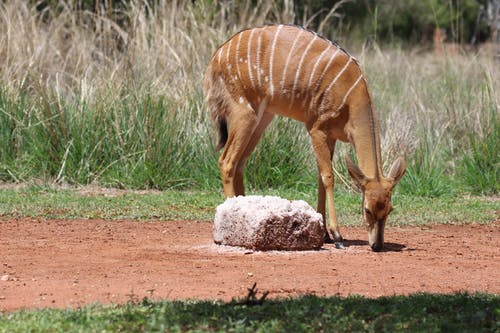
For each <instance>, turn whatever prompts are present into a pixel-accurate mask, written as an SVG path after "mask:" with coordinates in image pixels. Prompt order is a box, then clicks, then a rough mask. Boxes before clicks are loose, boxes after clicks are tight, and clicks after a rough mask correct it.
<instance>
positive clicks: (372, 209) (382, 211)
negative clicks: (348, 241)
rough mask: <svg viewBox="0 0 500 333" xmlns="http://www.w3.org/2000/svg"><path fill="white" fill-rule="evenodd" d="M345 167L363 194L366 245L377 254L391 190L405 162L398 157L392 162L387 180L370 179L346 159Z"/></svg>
mask: <svg viewBox="0 0 500 333" xmlns="http://www.w3.org/2000/svg"><path fill="white" fill-rule="evenodd" d="M346 165H347V170H348V171H349V174H350V175H351V178H352V179H353V180H354V182H355V183H356V185H357V186H358V187H359V188H360V189H361V191H362V193H363V216H364V218H365V223H366V226H367V229H368V243H369V244H370V247H371V248H372V250H373V251H375V252H378V251H380V250H382V248H383V246H384V228H385V223H386V220H387V216H388V215H389V213H390V212H391V211H392V209H393V207H392V203H391V195H392V189H393V188H394V186H396V184H397V183H398V181H399V180H400V179H401V177H403V175H404V173H405V171H406V162H405V160H404V159H403V158H401V157H399V158H398V159H396V161H394V163H393V164H392V167H391V169H390V171H389V175H388V177H387V178H385V177H383V176H382V175H381V176H380V177H377V178H378V179H371V178H368V177H366V176H365V175H364V174H363V172H362V171H361V170H360V169H359V167H358V166H357V165H355V164H354V163H353V162H352V161H351V160H350V159H349V158H348V157H346Z"/></svg>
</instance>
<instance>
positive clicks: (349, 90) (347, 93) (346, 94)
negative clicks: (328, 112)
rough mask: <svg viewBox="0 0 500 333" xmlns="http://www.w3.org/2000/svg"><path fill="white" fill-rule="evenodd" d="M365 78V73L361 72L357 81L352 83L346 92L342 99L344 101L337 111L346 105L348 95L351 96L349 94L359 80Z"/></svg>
mask: <svg viewBox="0 0 500 333" xmlns="http://www.w3.org/2000/svg"><path fill="white" fill-rule="evenodd" d="M362 78H363V74H361V73H360V74H359V77H358V79H357V80H356V82H354V83H353V84H352V86H351V87H350V88H349V89H348V90H347V92H346V93H345V95H344V98H343V99H342V103H340V105H339V107H338V108H337V110H336V111H335V113H337V112H339V110H340V109H341V108H342V107H343V106H344V104H345V102H346V100H347V97H349V95H350V94H351V92H352V91H353V90H354V88H355V87H356V86H357V85H358V83H359V81H361V79H362Z"/></svg>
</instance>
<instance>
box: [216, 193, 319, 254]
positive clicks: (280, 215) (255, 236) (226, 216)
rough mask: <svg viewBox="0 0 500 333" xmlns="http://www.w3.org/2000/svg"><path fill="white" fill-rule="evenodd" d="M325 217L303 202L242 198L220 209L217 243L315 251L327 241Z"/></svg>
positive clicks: (234, 199)
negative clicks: (324, 224)
mask: <svg viewBox="0 0 500 333" xmlns="http://www.w3.org/2000/svg"><path fill="white" fill-rule="evenodd" d="M324 237H325V231H324V226H323V219H322V217H321V214H319V213H317V212H316V211H315V210H314V209H313V208H312V207H311V206H309V205H308V204H307V203H306V202H305V201H303V200H295V201H290V200H287V199H282V198H280V197H276V196H238V197H234V198H229V199H227V200H226V201H225V202H224V203H223V204H221V205H219V206H218V207H217V210H216V213H215V220H214V241H215V243H217V244H222V245H230V246H240V247H245V248H250V249H254V250H261V251H262V250H312V249H319V248H320V247H321V246H322V245H323V242H324Z"/></svg>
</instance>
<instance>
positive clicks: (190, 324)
mask: <svg viewBox="0 0 500 333" xmlns="http://www.w3.org/2000/svg"><path fill="white" fill-rule="evenodd" d="M499 329H500V297H499V296H497V295H496V296H495V295H485V294H465V293H463V294H454V295H430V294H415V295H410V296H392V297H380V298H377V299H369V298H364V297H359V296H350V297H347V298H340V297H329V298H324V297H317V296H303V297H298V298H288V299H279V300H268V301H264V302H263V303H262V304H260V305H255V304H252V303H249V302H245V300H243V301H236V300H235V301H232V302H229V303H221V302H216V301H195V300H193V301H183V302H180V301H174V302H150V301H149V300H147V299H145V300H143V301H142V302H138V303H128V304H125V305H121V306H118V305H117V306H101V305H93V306H86V307H83V308H80V309H75V310H53V309H43V310H39V311H19V312H15V313H8V314H3V315H0V332H82V331H85V332H165V331H167V332H206V331H209V332H495V331H498V330H499Z"/></svg>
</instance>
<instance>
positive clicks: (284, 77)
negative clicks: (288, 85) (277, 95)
mask: <svg viewBox="0 0 500 333" xmlns="http://www.w3.org/2000/svg"><path fill="white" fill-rule="evenodd" d="M302 32H303V30H300V31H299V33H298V34H297V36H296V37H295V40H294V41H293V44H292V47H291V48H290V51H289V52H288V56H287V58H286V61H285V67H284V68H283V74H282V75H281V91H283V88H284V87H285V79H286V70H287V68H288V64H289V63H290V59H292V54H293V50H294V49H295V45H296V44H297V41H298V40H299V38H300V35H301V34H302Z"/></svg>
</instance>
